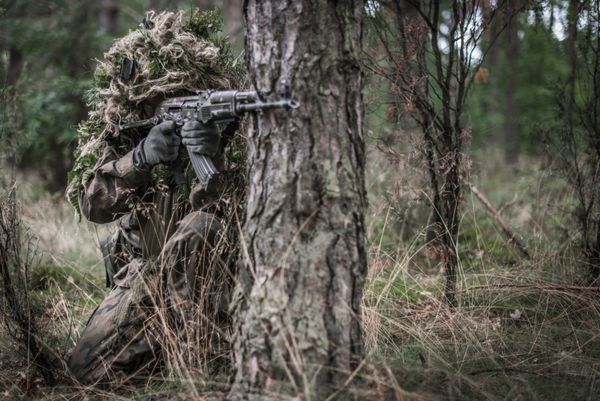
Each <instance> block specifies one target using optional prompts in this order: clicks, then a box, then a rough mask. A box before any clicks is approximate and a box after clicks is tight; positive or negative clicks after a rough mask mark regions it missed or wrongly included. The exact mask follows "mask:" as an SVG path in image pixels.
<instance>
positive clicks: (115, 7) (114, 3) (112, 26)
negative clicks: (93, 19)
mask: <svg viewBox="0 0 600 401" xmlns="http://www.w3.org/2000/svg"><path fill="white" fill-rule="evenodd" d="M118 28H119V1H118V0H101V1H100V30H101V31H102V32H104V33H108V34H110V35H113V36H114V35H116V34H117V30H118Z"/></svg>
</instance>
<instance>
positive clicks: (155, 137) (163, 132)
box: [134, 121, 181, 168]
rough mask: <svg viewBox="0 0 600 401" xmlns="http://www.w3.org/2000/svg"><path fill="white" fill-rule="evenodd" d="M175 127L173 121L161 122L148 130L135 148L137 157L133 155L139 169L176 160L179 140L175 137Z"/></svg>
mask: <svg viewBox="0 0 600 401" xmlns="http://www.w3.org/2000/svg"><path fill="white" fill-rule="evenodd" d="M175 127H176V125H175V122H174V121H163V122H162V123H160V124H158V125H156V126H154V127H153V128H152V129H151V130H150V133H148V136H147V137H146V138H145V139H144V140H142V142H140V143H139V145H138V146H137V148H136V152H137V155H135V153H134V160H135V159H137V160H138V163H137V164H138V165H139V167H143V168H150V167H152V166H155V165H157V164H159V163H168V162H171V161H173V160H175V159H177V154H178V152H179V145H180V143H181V138H180V137H179V136H177V135H175ZM136 156H137V157H136Z"/></svg>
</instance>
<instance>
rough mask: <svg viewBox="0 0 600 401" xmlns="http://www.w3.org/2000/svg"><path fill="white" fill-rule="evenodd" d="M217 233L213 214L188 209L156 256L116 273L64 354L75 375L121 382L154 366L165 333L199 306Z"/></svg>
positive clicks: (212, 263) (87, 379) (212, 261)
mask: <svg viewBox="0 0 600 401" xmlns="http://www.w3.org/2000/svg"><path fill="white" fill-rule="evenodd" d="M221 231H222V229H221V223H220V221H219V220H218V219H217V218H216V217H215V216H214V215H212V214H207V213H203V212H193V213H190V214H188V215H187V216H186V217H185V218H184V219H182V220H181V221H180V222H179V223H177V228H176V230H175V232H174V233H173V235H172V236H171V237H170V238H169V239H168V240H167V242H166V243H165V245H164V247H163V248H162V250H161V252H160V255H159V256H158V258H156V260H143V259H141V258H137V259H134V260H133V261H131V262H130V263H129V264H127V265H126V266H124V267H123V268H121V269H120V270H119V271H118V272H117V274H115V275H114V277H113V280H114V284H115V286H114V287H113V289H112V290H111V292H110V293H109V295H108V296H107V297H106V298H105V299H104V300H103V301H102V303H101V304H100V305H99V306H98V307H97V308H96V310H95V311H94V312H93V314H92V316H91V317H90V318H89V320H88V322H87V325H86V327H85V329H84V330H83V333H82V334H81V337H80V338H79V340H78V342H77V344H76V345H75V348H74V349H73V350H72V351H71V353H70V355H69V356H68V359H67V363H68V366H69V368H70V369H71V372H72V373H73V374H74V375H75V377H77V379H79V380H80V381H81V382H83V383H88V384H94V383H105V382H109V381H110V382H113V381H115V380H119V381H124V380H127V379H129V378H135V377H140V376H147V375H148V374H149V373H150V372H151V371H152V370H153V369H155V368H156V367H157V364H158V363H160V361H161V352H162V344H161V339H162V337H163V336H164V335H165V333H164V331H165V330H172V329H174V331H177V327H178V324H180V323H181V321H182V320H184V319H186V317H185V315H186V313H188V312H190V310H191V309H193V308H194V306H197V305H198V304H197V302H198V297H199V291H198V288H200V287H202V285H204V283H203V280H206V277H207V276H210V275H211V274H212V273H211V272H210V271H209V270H210V269H213V268H215V266H216V265H218V262H216V261H215V259H218V258H219V255H217V253H218V251H217V248H218V246H217V245H218V244H217V243H218V242H220V241H221V240H222V238H223V237H222V236H221ZM213 278H214V277H213ZM200 296H202V297H205V295H200ZM206 301H208V302H218V301H214V300H206ZM201 302H202V301H201ZM196 309H197V308H196Z"/></svg>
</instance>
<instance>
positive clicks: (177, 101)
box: [119, 83, 300, 189]
mask: <svg viewBox="0 0 600 401" xmlns="http://www.w3.org/2000/svg"><path fill="white" fill-rule="evenodd" d="M280 95H281V98H280V99H278V100H263V99H262V98H261V96H260V95H259V93H258V92H256V91H248V92H240V91H236V90H226V91H213V90H206V91H200V92H198V93H197V94H196V95H193V96H183V97H173V98H170V99H166V100H164V101H163V102H162V103H161V104H160V106H159V107H158V108H157V111H156V114H155V115H154V117H152V118H149V119H147V120H141V121H134V122H130V123H126V124H123V125H121V126H119V130H120V131H127V130H130V129H143V128H151V127H154V126H155V125H157V124H160V123H161V122H163V121H168V120H171V121H175V123H176V125H177V127H178V131H179V129H180V128H181V127H182V126H183V124H184V123H185V122H186V121H187V120H191V119H196V120H198V121H200V122H201V123H203V124H227V123H231V122H236V121H238V120H239V119H240V118H241V116H242V115H243V114H244V113H247V112H258V111H261V110H268V109H277V108H285V109H296V108H298V106H299V105H300V104H299V103H298V102H297V101H295V100H292V99H290V98H289V85H288V84H286V83H282V89H281V90H280ZM188 154H189V157H190V161H191V163H192V166H193V167H194V171H195V172H196V176H197V177H198V179H199V180H200V184H201V185H202V186H203V188H205V189H206V188H208V186H209V185H210V184H211V183H212V182H213V178H214V177H215V176H217V175H218V174H219V171H218V170H217V168H216V167H215V165H214V164H213V162H212V160H211V159H210V158H209V157H206V156H204V155H201V154H198V153H196V152H194V151H192V150H190V149H188Z"/></svg>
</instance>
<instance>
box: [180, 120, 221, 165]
mask: <svg viewBox="0 0 600 401" xmlns="http://www.w3.org/2000/svg"><path fill="white" fill-rule="evenodd" d="M220 139H221V136H220V135H219V128H218V127H217V125H216V124H202V123H201V122H200V121H197V120H189V121H187V122H186V123H185V124H184V125H183V128H182V129H181V142H182V143H183V144H184V145H185V146H186V147H187V148H188V151H193V152H195V153H198V154H200V155H204V156H208V157H214V156H215V155H216V154H217V153H218V152H219V145H220Z"/></svg>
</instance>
